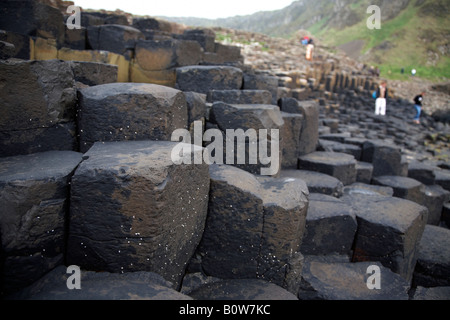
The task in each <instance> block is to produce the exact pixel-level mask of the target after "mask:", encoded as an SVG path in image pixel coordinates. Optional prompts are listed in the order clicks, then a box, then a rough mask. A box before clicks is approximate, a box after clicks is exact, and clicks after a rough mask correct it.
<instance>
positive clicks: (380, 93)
mask: <svg viewBox="0 0 450 320" xmlns="http://www.w3.org/2000/svg"><path fill="white" fill-rule="evenodd" d="M387 97H388V89H387V87H386V81H381V83H380V86H379V87H378V89H377V94H376V101H375V114H376V115H382V116H384V115H386V99H387Z"/></svg>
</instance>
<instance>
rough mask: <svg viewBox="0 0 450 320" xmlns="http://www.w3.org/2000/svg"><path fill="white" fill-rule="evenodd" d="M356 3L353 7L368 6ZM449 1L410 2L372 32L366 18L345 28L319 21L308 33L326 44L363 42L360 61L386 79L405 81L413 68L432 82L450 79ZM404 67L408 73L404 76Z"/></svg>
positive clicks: (338, 44) (362, 2) (336, 44)
mask: <svg viewBox="0 0 450 320" xmlns="http://www.w3.org/2000/svg"><path fill="white" fill-rule="evenodd" d="M364 2H365V1H357V2H355V3H354V7H355V8H357V7H358V6H365V4H364ZM449 12H450V2H449V1H447V0H428V1H422V4H420V1H410V2H409V4H408V6H407V7H406V8H405V9H404V10H402V11H401V12H400V13H399V14H398V15H397V16H395V17H394V18H392V19H389V20H383V12H382V24H381V29H380V30H377V29H374V30H370V29H368V28H367V26H366V20H367V18H368V17H369V16H370V15H368V14H365V15H364V19H361V20H360V22H358V23H356V24H354V25H352V26H349V27H345V28H342V29H337V28H332V27H329V26H325V27H323V25H324V24H325V22H326V21H319V22H317V23H316V24H314V25H313V26H311V27H310V28H309V30H310V31H311V32H312V33H313V34H315V35H316V36H317V37H318V38H320V39H321V40H322V41H323V42H324V43H326V44H327V45H333V46H340V45H343V44H344V45H345V44H346V43H349V42H352V41H355V40H360V41H363V42H364V45H363V47H362V50H361V52H360V59H361V60H362V61H364V62H366V63H368V64H372V65H377V66H379V68H380V69H381V72H382V74H383V76H386V77H388V78H393V79H406V78H407V77H409V75H410V71H411V70H412V69H413V68H414V69H416V70H417V75H418V76H420V77H425V78H429V79H433V80H443V79H442V78H450V56H449V53H450V52H449V51H450V48H449V40H450V39H449V38H450V19H449V14H448V13H449ZM402 68H404V70H405V74H402V73H401V69H402Z"/></svg>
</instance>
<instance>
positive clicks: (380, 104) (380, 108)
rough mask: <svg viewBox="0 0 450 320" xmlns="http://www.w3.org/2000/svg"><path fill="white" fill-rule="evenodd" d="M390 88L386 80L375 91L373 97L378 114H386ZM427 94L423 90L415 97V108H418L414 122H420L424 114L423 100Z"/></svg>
mask: <svg viewBox="0 0 450 320" xmlns="http://www.w3.org/2000/svg"><path fill="white" fill-rule="evenodd" d="M388 92H389V90H388V88H387V84H386V81H384V80H383V81H381V82H380V85H379V87H378V88H377V90H376V91H374V93H373V98H375V99H376V100H375V114H376V115H382V116H384V115H386V99H387V98H388ZM424 96H425V92H421V93H420V94H418V95H416V96H415V97H414V99H413V101H414V108H415V110H416V115H415V116H414V118H413V122H414V123H416V124H420V116H421V114H422V102H423V98H424Z"/></svg>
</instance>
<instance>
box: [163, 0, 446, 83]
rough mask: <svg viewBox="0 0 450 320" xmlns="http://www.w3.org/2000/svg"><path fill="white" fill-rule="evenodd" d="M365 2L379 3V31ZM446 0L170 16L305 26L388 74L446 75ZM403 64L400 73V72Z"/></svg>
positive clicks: (319, 0)
mask: <svg viewBox="0 0 450 320" xmlns="http://www.w3.org/2000/svg"><path fill="white" fill-rule="evenodd" d="M369 5H378V6H379V7H380V8H381V30H369V29H368V28H367V26H366V21H367V19H368V18H369V17H370V14H367V12H366V11H367V8H368V6H369ZM449 13H450V1H449V0H394V1H388V0H315V1H309V0H300V1H295V2H293V3H292V4H291V5H290V6H288V7H286V8H284V9H281V10H276V11H266V12H258V13H255V14H252V15H247V16H236V17H231V18H226V19H217V20H208V19H198V18H171V17H163V18H164V19H166V20H170V21H174V22H178V23H183V24H186V25H189V26H202V27H217V26H220V27H226V28H232V29H237V30H246V31H253V32H258V33H264V34H267V35H271V36H275V37H284V38H291V37H293V36H294V35H295V34H296V33H297V32H298V30H302V29H303V30H307V31H309V32H310V33H311V34H313V35H314V36H315V37H316V38H317V39H318V40H320V42H321V43H323V44H325V45H327V46H334V47H338V48H340V49H342V50H344V51H345V52H346V53H347V54H348V55H349V56H351V57H352V58H355V59H357V60H360V61H362V62H365V63H367V64H372V65H377V66H379V67H380V69H381V71H382V73H383V74H385V75H386V76H387V77H390V78H398V79H402V78H406V77H407V75H409V72H410V70H411V69H413V68H414V69H416V70H417V75H418V76H422V77H426V78H432V79H434V80H443V79H442V78H447V79H448V78H450V19H449V18H450V15H449ZM401 69H404V71H405V74H402V73H401Z"/></svg>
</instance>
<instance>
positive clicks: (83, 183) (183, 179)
mask: <svg viewBox="0 0 450 320" xmlns="http://www.w3.org/2000/svg"><path fill="white" fill-rule="evenodd" d="M176 145H177V143H174V142H166V141H126V142H109V143H96V144H95V145H94V146H93V147H92V148H91V149H90V150H89V152H87V153H86V154H85V157H88V159H87V160H85V161H84V162H83V163H82V164H81V165H80V166H79V168H78V169H77V170H76V172H75V174H74V177H73V179H72V189H71V208H70V234H69V243H68V250H67V261H68V263H70V264H75V265H78V266H80V267H81V268H83V269H86V270H92V271H108V272H113V273H121V272H134V271H150V272H155V273H158V274H160V275H162V276H163V277H164V278H165V279H166V280H168V281H170V282H172V283H173V284H174V286H179V285H180V283H181V279H182V277H183V275H184V270H185V268H186V265H187V263H188V261H189V260H190V258H191V257H192V254H193V253H194V250H195V248H196V247H197V244H198V243H199V241H200V239H201V237H202V234H203V228H204V225H205V219H206V213H207V204H208V192H209V172H208V166H207V165H206V164H195V165H194V164H193V165H185V164H179V165H176V164H174V162H173V161H172V159H171V157H172V156H171V153H172V150H173V148H174V147H175V146H176ZM197 152H202V148H200V147H196V148H194V149H193V151H192V152H191V154H193V153H197Z"/></svg>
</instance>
